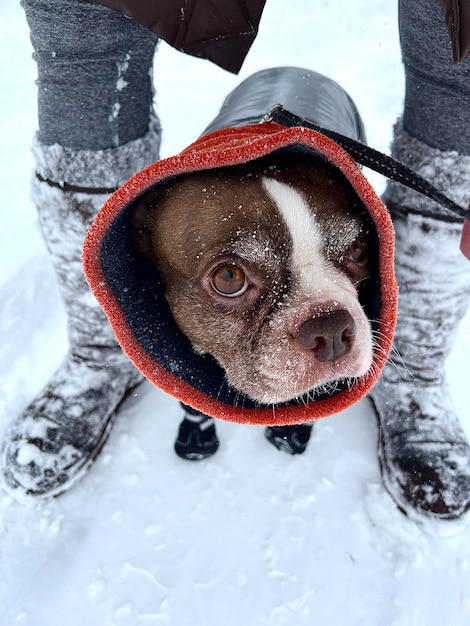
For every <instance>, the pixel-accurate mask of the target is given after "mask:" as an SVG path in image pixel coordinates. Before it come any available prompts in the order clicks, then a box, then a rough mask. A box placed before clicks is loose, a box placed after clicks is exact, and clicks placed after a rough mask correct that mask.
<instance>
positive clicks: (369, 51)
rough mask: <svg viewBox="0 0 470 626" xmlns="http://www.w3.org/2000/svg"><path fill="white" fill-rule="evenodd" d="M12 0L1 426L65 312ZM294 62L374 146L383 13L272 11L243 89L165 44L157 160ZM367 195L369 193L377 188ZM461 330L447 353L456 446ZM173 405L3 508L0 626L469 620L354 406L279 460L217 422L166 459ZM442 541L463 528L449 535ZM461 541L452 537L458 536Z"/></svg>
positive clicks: (394, 86) (387, 41) (52, 356)
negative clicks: (37, 179)
mask: <svg viewBox="0 0 470 626" xmlns="http://www.w3.org/2000/svg"><path fill="white" fill-rule="evenodd" d="M30 52H31V49H30V44H29V39H28V33H27V28H26V24H25V20H24V16H23V14H22V10H21V8H20V5H19V3H18V2H17V1H16V0H3V1H2V2H1V4H0V72H1V76H2V89H1V90H0V120H1V122H2V150H1V151H0V163H1V169H0V171H1V173H2V185H1V187H0V193H1V200H2V201H1V205H2V212H1V214H0V223H1V232H2V234H3V238H2V245H1V246H0V306H1V315H0V333H1V338H0V416H1V417H0V431H2V430H3V429H4V428H5V426H6V424H7V423H8V421H9V420H11V419H12V418H13V417H14V416H15V415H17V414H18V412H19V411H20V410H21V409H22V408H24V407H25V406H26V404H27V403H28V402H29V401H30V400H31V399H32V397H33V396H34V395H35V393H36V392H37V391H39V389H40V388H41V387H42V386H43V385H44V384H45V383H46V382H47V380H48V379H49V377H50V376H51V374H52V373H53V371H54V370H55V368H56V367H57V366H58V365H59V363H60V362H61V361H62V358H63V355H64V353H65V350H66V334H65V319H64V314H63V311H62V308H61V304H60V300H59V297H58V294H57V289H56V286H55V279H54V275H53V273H52V270H51V269H50V267H49V263H48V258H47V253H46V251H45V248H44V245H43V243H42V240H41V237H40V234H39V230H38V227H37V218H36V213H35V209H34V207H33V205H32V203H31V201H30V199H29V179H30V172H31V170H32V166H33V159H32V156H31V152H30V146H31V141H32V137H33V135H34V132H35V129H36V110H35V99H36V93H35V87H34V79H35V67H34V63H33V61H32V60H31V58H30ZM275 65H298V66H304V67H309V68H311V69H314V70H317V71H320V72H323V73H325V74H328V75H329V76H331V77H332V78H333V79H335V80H337V81H338V82H340V83H341V84H342V85H343V87H344V88H345V89H346V90H347V91H348V92H349V93H350V94H351V96H352V97H353V99H354V100H355V101H356V103H357V105H358V108H359V110H360V111H361V114H362V115H363V117H364V119H365V122H366V127H367V132H368V140H369V143H370V144H371V145H373V146H374V147H375V148H378V149H381V150H386V149H387V148H388V145H389V142H390V139H391V132H392V127H393V123H394V122H395V119H396V118H397V117H398V116H399V114H400V108H401V103H402V98H403V77H402V69H401V64H400V52H399V47H398V37H397V27H396V6H395V3H394V2H389V1H388V0H377V2H370V0H357V1H356V2H354V3H350V2H345V1H344V0H340V1H338V2H330V1H328V0H317V1H316V2H314V3H313V2H310V1H307V0H292V2H291V3H290V4H289V11H286V10H285V3H284V2H282V0H269V2H268V4H267V8H266V11H265V14H264V16H263V19H262V23H261V29H260V34H259V37H258V39H257V41H256V42H255V44H254V46H253V48H252V51H251V52H250V55H249V58H248V60H247V62H246V63H245V65H244V68H243V70H242V72H241V75H240V78H237V77H234V76H230V75H228V74H226V73H224V72H223V71H222V70H219V69H217V68H216V67H212V66H210V65H209V64H208V63H207V62H204V61H200V60H197V59H192V58H189V57H185V56H183V55H181V54H178V53H177V52H175V51H174V50H171V49H170V48H169V47H168V46H164V45H162V46H161V47H160V50H159V52H158V53H157V56H156V59H155V70H156V71H155V76H156V86H157V108H158V113H159V115H160V117H161V120H162V123H163V129H164V137H163V145H162V148H163V155H164V156H167V155H170V154H174V153H175V152H177V151H178V150H180V149H182V148H183V147H185V146H186V145H188V144H189V143H190V142H191V141H192V140H193V139H195V138H196V137H197V136H198V134H199V133H200V132H201V131H202V129H204V128H205V127H206V126H207V124H208V123H209V122H210V121H211V120H212V119H213V118H214V117H215V115H216V113H217V111H218V108H219V106H220V103H221V102H222V100H223V98H224V96H225V95H226V94H227V93H228V91H230V90H231V89H232V88H233V87H234V86H235V85H236V84H237V83H238V81H239V80H240V79H241V78H245V77H246V76H248V75H249V74H251V73H252V72H254V71H257V70H259V69H263V68H265V67H269V66H275ZM372 179H373V182H374V184H376V186H377V188H378V190H379V191H380V190H381V189H382V188H383V182H382V181H381V180H380V179H379V178H378V177H373V178H372ZM469 350H470V320H469V317H468V316H467V317H466V319H465V321H464V323H463V325H462V326H461V329H460V331H459V337H458V341H457V344H456V346H455V348H454V350H453V352H452V355H451V358H450V361H449V366H448V372H449V381H450V385H451V391H452V393H453V396H454V401H455V404H456V407H457V410H458V412H459V414H460V417H461V419H462V423H463V426H464V428H465V430H466V432H467V433H470V416H469V412H468V399H467V397H466V393H465V389H466V387H465V385H466V384H467V385H468V382H467V380H466V379H467V377H468V374H467V372H468V358H469V357H468V354H469ZM179 417H180V412H179V407H178V404H177V403H176V402H175V401H174V400H172V399H171V398H169V397H167V396H165V395H164V394H162V393H161V392H159V391H157V390H155V389H153V388H151V387H150V385H148V384H146V385H144V386H141V387H140V388H139V389H138V390H137V391H136V393H135V395H133V396H132V397H131V398H130V399H129V400H128V401H127V403H126V405H125V406H124V408H123V410H122V411H121V413H120V415H119V417H118V420H117V422H116V424H115V427H114V430H113V432H112V433H111V437H110V440H109V441H108V443H107V444H106V446H105V448H104V450H103V452H102V454H101V456H100V457H99V459H98V460H97V462H96V464H95V465H94V467H93V468H92V469H91V471H90V473H89V475H88V476H87V477H86V478H85V479H84V480H83V481H81V482H80V483H78V484H76V485H75V486H74V488H73V489H72V490H71V491H70V492H69V493H67V494H65V495H63V496H61V497H60V498H57V499H56V500H53V501H51V502H34V503H33V504H32V505H30V506H24V505H21V504H19V503H16V502H15V501H13V500H12V499H11V497H10V496H8V495H6V494H1V495H0V581H1V582H0V606H1V607H2V610H1V612H0V625H1V626H14V625H21V626H59V625H60V626H62V625H63V624H67V626H83V625H84V624H86V625H87V626H138V625H142V626H144V625H145V626H150V625H152V626H157V625H158V626H163V625H168V624H169V625H171V626H186V625H189V624H191V625H194V626H220V625H222V624H223V625H224V626H239V625H240V624H246V625H247V626H263V625H265V626H290V625H292V624H296V625H297V626H302V625H303V624H305V625H308V626H314V625H317V624H318V625H321V626H325V625H330V624H331V625H333V624H334V625H336V624H338V625H341V626H356V625H358V626H359V625H360V626H364V625H367V626H376V625H377V626H379V625H380V626H441V624H443V623H446V624H452V625H453V626H466V625H467V624H469V623H470V541H469V538H470V528H466V529H465V528H460V527H457V525H454V524H450V523H449V524H447V525H445V526H441V527H440V529H438V528H435V527H433V526H431V525H429V524H428V525H427V526H424V525H422V524H417V523H414V522H412V521H410V520H409V519H407V518H406V517H404V516H403V515H402V514H401V513H400V512H399V511H398V509H397V508H396V506H395V505H394V504H393V502H392V500H391V499H390V497H389V496H388V494H387V493H386V491H385V489H384V487H383V485H382V482H381V478H380V474H379V467H378V462H377V458H376V440H377V430H376V424H375V418H374V416H373V414H372V411H371V409H370V407H369V405H368V403H367V401H365V402H361V403H360V404H359V405H357V406H355V407H353V408H352V409H349V410H348V411H346V412H344V413H342V414H339V415H337V416H334V417H332V418H329V419H325V420H323V421H321V422H320V423H318V424H316V426H315V428H314V433H313V436H312V440H311V442H310V445H309V447H308V449H307V452H306V453H305V454H304V455H302V456H299V457H291V456H288V455H286V454H282V453H281V452H278V451H277V450H276V449H275V448H274V447H273V446H271V445H269V444H268V443H267V442H266V441H265V439H264V436H263V432H262V429H260V428H258V427H241V426H238V425H236V424H230V423H226V422H224V423H218V424H217V428H218V433H219V438H220V440H221V446H220V449H219V451H218V452H217V454H216V455H215V456H214V457H212V458H211V459H209V460H207V461H205V462H202V463H199V464H197V463H189V462H185V461H183V460H181V459H179V458H178V457H177V456H176V455H175V454H174V452H173V447H172V446H173V440H174V437H175V435H176V432H177V428H178V422H179ZM457 531H460V532H459V533H457ZM456 533H457V534H456Z"/></svg>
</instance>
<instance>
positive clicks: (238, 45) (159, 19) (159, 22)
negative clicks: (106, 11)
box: [92, 0, 266, 74]
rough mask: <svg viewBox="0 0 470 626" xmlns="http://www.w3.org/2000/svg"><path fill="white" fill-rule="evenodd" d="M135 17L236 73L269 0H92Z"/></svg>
mask: <svg viewBox="0 0 470 626" xmlns="http://www.w3.org/2000/svg"><path fill="white" fill-rule="evenodd" d="M92 2H96V3H97V4H103V5H105V6H107V7H109V8H110V9H115V10H117V11H121V12H122V13H124V14H125V15H129V16H131V17H133V18H134V19H135V20H136V22H139V23H140V24H143V25H144V26H147V27H148V28H150V30H152V31H153V32H154V33H155V34H156V35H158V36H159V37H160V38H161V39H164V40H165V41H166V42H167V43H169V44H170V45H171V46H173V47H174V48H177V49H178V50H181V51H182V52H186V53H187V54H191V55H193V56H197V57H202V58H203V59H209V60H210V61H213V62H214V63H216V64H217V65H220V67H223V68H224V69H226V70H228V71H229V72H233V73H235V74H236V73H237V72H238V71H239V70H240V68H241V66H242V63H243V61H244V59H245V57H246V55H247V54H248V50H249V49H250V46H251V44H252V43H253V41H254V40H255V37H256V35H257V33H258V26H259V22H260V19H261V14H262V12H263V9H264V5H265V2H266V0H92Z"/></svg>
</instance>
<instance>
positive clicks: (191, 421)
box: [175, 402, 219, 461]
mask: <svg viewBox="0 0 470 626" xmlns="http://www.w3.org/2000/svg"><path fill="white" fill-rule="evenodd" d="M180 404H181V406H182V407H183V409H184V411H185V417H184V419H183V421H182V422H181V424H180V426H179V429H178V435H177V438H176V441H175V452H176V454H177V455H178V456H179V457H181V458H182V459H186V460H188V461H201V460H202V459H206V458H207V457H209V456H212V455H213V454H215V453H216V452H217V450H218V447H219V440H218V438H217V434H216V431H215V420H214V418H212V417H209V416H208V415H204V414H203V413H200V412H199V411H196V410H194V409H192V408H191V407H189V406H187V405H186V404H183V403H182V402H181V403H180Z"/></svg>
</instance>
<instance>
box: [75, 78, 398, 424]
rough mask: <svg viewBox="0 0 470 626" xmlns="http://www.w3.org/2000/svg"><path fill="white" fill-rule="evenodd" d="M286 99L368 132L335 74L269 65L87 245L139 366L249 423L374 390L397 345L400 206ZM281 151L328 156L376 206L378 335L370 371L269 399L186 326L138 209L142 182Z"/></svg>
mask: <svg viewBox="0 0 470 626" xmlns="http://www.w3.org/2000/svg"><path fill="white" fill-rule="evenodd" d="M279 102H281V103H282V104H283V106H284V107H285V108H286V109H288V110H290V111H292V112H293V113H295V114H296V115H299V116H300V117H301V118H303V119H309V120H310V121H313V122H314V123H316V124H319V125H320V126H324V127H325V128H328V129H331V130H333V131H336V132H339V133H342V134H344V135H347V136H348V137H352V138H353V139H357V140H363V139H364V130H363V125H362V122H361V119H360V117H359V114H358V113H357V110H356V107H355V106H354V103H353V102H352V100H351V99H350V98H349V96H348V95H347V94H346V92H345V91H344V90H343V89H342V88H341V87H340V86H339V85H338V84H337V83H335V82H334V81H332V80H330V79H328V78H326V77H325V76H322V75H320V74H316V73H315V72H310V71H307V70H302V69H299V68H274V69H270V70H265V71H263V72H258V73H257V74H255V75H253V76H251V77H250V78H248V79H247V80H246V81H244V82H243V83H241V85H240V86H239V87H237V89H235V90H234V92H232V93H231V94H230V95H229V96H228V97H227V99H226V101H225V103H224V105H223V106H222V109H221V111H220V113H219V115H218V117H217V118H216V119H215V120H214V122H213V123H212V124H211V125H210V126H209V128H208V129H207V130H206V131H205V132H204V134H203V135H202V136H201V137H200V138H199V139H197V140H196V141H195V142H194V143H192V144H191V145H190V146H188V147H187V148H186V149H185V150H183V151H182V152H181V153H180V154H177V155H176V156H172V157H170V158H167V159H163V160H161V161H157V162H156V163H153V164H152V165H150V166H149V167H147V168H146V169H144V170H143V171H141V172H139V173H138V174H136V175H135V176H134V177H132V178H131V179H130V180H129V181H128V182H127V183H126V184H124V185H123V186H122V187H121V188H119V189H118V190H117V191H116V192H115V193H114V194H113V195H112V196H111V197H110V198H109V200H108V201H107V202H106V204H105V205H104V206H103V208H102V209H101V210H100V212H99V213H98V215H97V217H96V219H95V221H94V223H93V224H92V226H91V228H90V231H89V233H88V235H87V237H86V240H85V245H84V251H83V255H84V269H85V275H86V277H87V280H88V282H89V285H90V287H91V289H92V291H93V292H94V294H95V296H96V298H97V300H98V302H99V303H100V305H101V307H102V308H103V310H104V311H105V313H106V315H107V317H108V319H109V321H110V324H111V326H112V328H113V330H114V333H115V335H116V337H117V339H118V341H119V343H120V345H121V347H122V349H123V350H124V352H125V353H126V354H127V355H128V357H129V358H130V359H131V361H132V362H133V363H134V364H135V366H136V367H137V369H139V370H140V372H142V374H143V375H144V376H145V377H146V378H147V379H148V380H150V381H151V382H152V383H154V384H155V385H156V386H157V387H159V388H161V389H163V390H164V391H166V392H167V393H169V394H171V395H173V396H174V397H176V398H177V399H178V400H180V401H182V402H184V403H185V404H188V405H190V406H191V407H193V408H194V409H196V410H198V411H201V412H202V413H205V414H207V415H210V416H212V417H216V418H221V419H225V420H229V421H234V422H240V423H249V424H264V425H273V424H278V425H286V424H296V423H302V422H306V421H310V420H314V419H318V418H322V417H326V416H329V415H332V414H334V413H337V412H339V411H341V410H343V409H346V408H347V407H349V406H351V405H352V404H354V403H355V402H357V401H358V400H360V399H361V398H363V397H364V396H365V395H366V394H367V393H368V391H369V390H370V389H371V388H372V387H373V385H374V384H375V382H376V381H377V378H378V377H379V375H380V373H381V371H382V369H383V367H384V365H385V362H386V360H387V357H388V355H389V353H390V350H391V346H392V339H393V333H394V328H395V322H396V314H397V285H396V281H395V275H394V268H393V263H394V261H393V242H394V234H393V228H392V223H391V220H390V217H389V214H388V211H387V210H386V208H385V206H384V205H383V203H382V202H381V200H380V199H379V197H378V196H377V195H376V193H375V192H374V190H373V189H372V187H371V185H370V184H369V182H368V181H367V179H366V178H365V176H364V174H363V173H362V171H361V169H360V167H359V166H358V164H357V163H356V161H355V160H354V159H353V158H352V157H351V156H350V155H349V153H348V152H346V151H345V150H344V149H343V148H341V146H340V145H339V144H338V143H337V142H335V141H333V140H332V139H331V138H329V137H327V136H326V135H325V134H323V133H322V132H318V131H315V130H312V129H310V128H307V127H305V126H303V125H298V126H294V127H285V126H284V125H282V124H279V123H277V122H274V121H272V120H270V118H269V115H266V114H267V112H268V111H269V110H270V109H271V108H272V106H273V105H275V104H276V103H279ZM278 151H284V152H285V151H287V152H293V153H297V154H299V153H300V154H306V155H315V156H318V157H320V158H322V159H325V160H326V161H328V162H329V163H330V164H331V165H333V166H334V167H336V168H338V169H339V170H340V171H341V172H342V173H343V175H344V176H345V177H346V178H347V180H348V181H349V183H350V184H351V186H352V187H353V189H354V190H355V192H356V194H357V196H358V197H359V199H360V200H361V201H362V203H363V205H364V207H365V209H366V211H367V215H368V218H367V219H368V222H369V223H368V224H367V227H368V229H369V230H370V232H371V233H372V244H371V248H372V258H371V261H370V263H369V265H370V267H371V276H370V278H369V279H368V280H367V281H364V285H363V286H362V287H360V289H359V299H360V302H361V304H362V306H363V308H364V310H365V312H366V315H367V317H368V319H369V320H373V321H372V322H371V324H372V329H373V335H374V338H375V339H374V341H375V346H374V358H373V363H372V365H371V367H370V369H369V371H368V373H367V374H366V375H365V376H363V377H361V378H359V379H357V380H354V381H351V380H349V381H340V383H339V384H338V386H337V389H336V391H335V392H334V393H328V394H327V393H323V394H318V395H317V396H315V397H314V399H313V400H308V399H307V398H298V399H295V400H292V401H289V402H286V403H282V404H276V405H260V404H259V403H256V402H254V401H253V400H251V399H250V398H249V397H247V396H245V395H244V394H241V393H240V392H239V391H238V390H236V389H233V388H230V387H229V385H228V384H227V382H226V379H225V373H224V370H223V369H222V368H221V367H220V365H219V364H218V363H217V362H216V361H215V359H214V358H213V357H211V356H209V355H201V354H198V353H196V352H195V350H194V349H193V348H192V345H191V344H190V342H189V340H188V339H187V338H186V336H185V335H183V333H182V332H181V331H180V330H179V328H178V326H177V325H176V323H175V321H174V319H173V317H172V314H171V311H170V308H169V306H168V304H167V302H166V300H165V285H164V282H163V280H162V278H161V276H160V275H159V273H158V271H157V270H156V268H155V267H154V265H153V264H152V263H151V262H150V260H149V259H147V258H146V257H145V256H144V255H143V254H141V253H140V252H139V251H138V250H136V248H135V246H134V245H133V243H132V237H131V233H132V220H131V216H132V210H133V206H134V203H135V202H136V200H137V199H138V198H139V197H140V196H141V195H142V194H144V193H147V192H148V191H150V190H151V189H154V188H158V187H161V186H165V185H167V184H168V183H169V182H173V181H174V180H175V178H177V177H178V176H180V175H182V174H188V173H191V172H199V171H203V170H211V169H213V168H220V167H224V166H231V165H239V164H241V163H249V162H250V161H254V160H256V159H259V158H261V157H266V156H268V155H270V154H274V153H277V152H278ZM157 210H158V208H157ZM188 246H190V242H188Z"/></svg>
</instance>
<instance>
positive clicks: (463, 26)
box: [440, 0, 470, 63]
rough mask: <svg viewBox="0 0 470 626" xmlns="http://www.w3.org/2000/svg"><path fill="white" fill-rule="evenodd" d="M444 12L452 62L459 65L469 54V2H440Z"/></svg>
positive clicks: (456, 0)
mask: <svg viewBox="0 0 470 626" xmlns="http://www.w3.org/2000/svg"><path fill="white" fill-rule="evenodd" d="M440 2H441V6H442V10H443V12H444V16H445V20H446V24H447V28H448V30H449V35H450V39H451V41H452V52H453V55H454V61H455V62H456V63H459V62H460V61H463V60H464V59H466V58H467V57H468V55H469V54H470V0H440Z"/></svg>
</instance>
